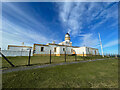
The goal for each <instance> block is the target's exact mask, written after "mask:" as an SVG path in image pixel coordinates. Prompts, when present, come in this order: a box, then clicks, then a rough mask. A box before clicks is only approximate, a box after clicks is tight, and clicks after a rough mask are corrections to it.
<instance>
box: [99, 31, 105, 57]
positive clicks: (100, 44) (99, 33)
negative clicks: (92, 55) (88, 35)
mask: <svg viewBox="0 0 120 90" xmlns="http://www.w3.org/2000/svg"><path fill="white" fill-rule="evenodd" d="M98 35H99V40H100V46H101V51H102V57H104V54H103V48H102V42H101V38H100V33H98Z"/></svg>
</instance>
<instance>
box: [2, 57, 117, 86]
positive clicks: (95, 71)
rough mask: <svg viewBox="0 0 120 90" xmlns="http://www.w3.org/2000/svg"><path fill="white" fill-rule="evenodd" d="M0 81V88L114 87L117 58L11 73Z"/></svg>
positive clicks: (115, 83) (115, 84)
mask: <svg viewBox="0 0 120 90" xmlns="http://www.w3.org/2000/svg"><path fill="white" fill-rule="evenodd" d="M2 81H3V88H117V87H118V60H117V59H109V60H103V61H95V62H86V63H77V64H70V65H62V66H55V67H46V68H39V69H33V70H27V71H18V72H11V73H6V74H3V79H2Z"/></svg>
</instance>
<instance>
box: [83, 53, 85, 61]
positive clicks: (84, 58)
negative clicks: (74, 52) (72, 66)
mask: <svg viewBox="0 0 120 90" xmlns="http://www.w3.org/2000/svg"><path fill="white" fill-rule="evenodd" d="M83 60H85V58H84V52H83Z"/></svg>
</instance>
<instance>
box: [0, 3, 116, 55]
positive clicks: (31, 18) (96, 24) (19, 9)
mask: <svg viewBox="0 0 120 90" xmlns="http://www.w3.org/2000/svg"><path fill="white" fill-rule="evenodd" d="M67 32H68V33H69V34H70V37H71V42H72V45H73V46H88V47H93V48H98V49H99V52H100V53H101V48H100V41H99V36H98V33H100V36H101V41H102V44H103V51H104V53H105V54H115V53H118V2H3V3H2V28H1V29H0V33H2V49H7V46H8V45H22V42H24V44H25V45H27V46H33V44H34V43H37V44H47V43H51V42H52V41H55V42H56V43H60V42H62V41H64V37H65V34H66V33H67Z"/></svg>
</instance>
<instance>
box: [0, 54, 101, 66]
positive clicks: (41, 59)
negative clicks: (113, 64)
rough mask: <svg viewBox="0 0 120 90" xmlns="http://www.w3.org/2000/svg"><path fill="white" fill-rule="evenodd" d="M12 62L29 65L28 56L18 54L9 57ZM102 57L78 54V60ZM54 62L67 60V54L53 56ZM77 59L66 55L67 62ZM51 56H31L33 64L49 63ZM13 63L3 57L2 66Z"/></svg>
mask: <svg viewBox="0 0 120 90" xmlns="http://www.w3.org/2000/svg"><path fill="white" fill-rule="evenodd" d="M7 58H8V60H9V61H10V62H12V63H13V64H14V65H15V66H24V65H28V56H16V57H7ZM97 58H102V57H101V56H92V57H84V58H83V57H81V56H77V61H80V60H89V59H97ZM51 60H52V63H61V62H65V56H59V57H58V56H52V57H51ZM72 61H75V56H66V62H72ZM49 63H50V56H31V61H30V64H31V65H38V64H39V65H41V64H49ZM9 67H11V65H10V64H9V63H8V62H7V61H6V60H4V58H2V68H9Z"/></svg>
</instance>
